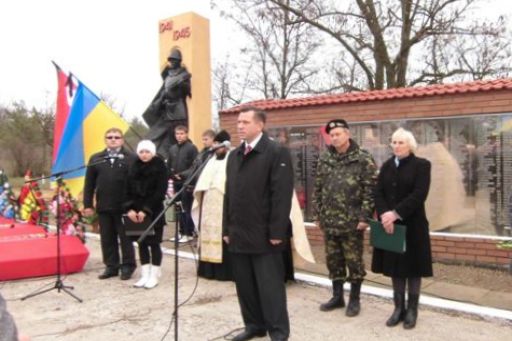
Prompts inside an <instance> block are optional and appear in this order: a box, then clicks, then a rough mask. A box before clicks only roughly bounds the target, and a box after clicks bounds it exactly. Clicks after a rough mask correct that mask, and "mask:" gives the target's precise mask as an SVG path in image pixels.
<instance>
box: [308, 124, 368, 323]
mask: <svg viewBox="0 0 512 341" xmlns="http://www.w3.org/2000/svg"><path fill="white" fill-rule="evenodd" d="M325 130H326V132H327V133H328V134H329V136H330V138H331V143H332V144H331V145H330V146H328V148H327V150H326V151H325V152H323V153H322V154H321V155H320V158H319V160H318V166H317V173H316V179H315V198H314V202H315V206H316V207H315V208H316V210H317V211H316V212H317V217H318V219H319V224H320V228H321V229H322V230H323V232H324V236H325V250H326V255H327V268H328V269H329V277H330V278H331V279H332V288H333V297H332V298H331V299H330V300H329V301H328V302H326V303H324V304H322V305H321V306H320V310H322V311H330V310H333V309H335V308H341V307H344V306H345V301H344V300H343V283H344V282H345V281H348V282H350V283H351V287H350V300H349V303H348V306H347V310H346V312H345V314H346V315H347V316H356V315H358V314H359V310H360V303H359V293H360V291H361V283H362V281H363V279H364V276H365V275H366V272H365V270H364V263H363V234H364V230H365V229H366V228H367V227H368V224H367V221H368V219H369V218H371V217H372V216H373V211H374V203H373V190H374V187H375V183H376V177H377V167H376V166H375V162H374V160H373V158H372V156H371V155H370V153H369V152H367V151H366V150H364V149H361V148H359V146H358V145H357V143H356V142H355V141H354V140H352V139H351V138H350V131H349V127H348V124H347V122H346V121H345V120H340V119H337V120H332V121H330V122H328V123H327V125H326V128H325ZM346 268H348V276H347V270H346Z"/></svg>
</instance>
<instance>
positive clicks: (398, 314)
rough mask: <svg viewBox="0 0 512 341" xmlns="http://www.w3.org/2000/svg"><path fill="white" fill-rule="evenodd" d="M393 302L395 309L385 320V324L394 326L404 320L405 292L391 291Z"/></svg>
mask: <svg viewBox="0 0 512 341" xmlns="http://www.w3.org/2000/svg"><path fill="white" fill-rule="evenodd" d="M393 302H394V303H395V310H393V314H391V316H390V317H389V319H388V320H387V321H386V326H388V327H394V326H396V325H397V324H399V323H400V322H401V321H403V320H404V317H405V293H403V292H402V293H397V292H393Z"/></svg>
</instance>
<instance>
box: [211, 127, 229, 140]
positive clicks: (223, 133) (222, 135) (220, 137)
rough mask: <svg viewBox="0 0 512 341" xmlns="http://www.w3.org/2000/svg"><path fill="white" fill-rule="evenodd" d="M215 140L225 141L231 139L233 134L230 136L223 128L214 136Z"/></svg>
mask: <svg viewBox="0 0 512 341" xmlns="http://www.w3.org/2000/svg"><path fill="white" fill-rule="evenodd" d="M213 141H215V142H220V143H222V142H224V141H231V136H229V133H228V132H227V131H225V130H221V131H219V132H218V133H217V135H215V137H214V138H213Z"/></svg>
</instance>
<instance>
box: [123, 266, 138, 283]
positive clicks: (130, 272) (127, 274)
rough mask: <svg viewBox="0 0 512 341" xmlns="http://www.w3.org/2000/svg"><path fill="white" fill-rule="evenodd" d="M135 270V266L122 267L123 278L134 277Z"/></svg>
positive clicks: (124, 279)
mask: <svg viewBox="0 0 512 341" xmlns="http://www.w3.org/2000/svg"><path fill="white" fill-rule="evenodd" d="M134 272H135V268H126V269H121V280H123V281H126V280H128V279H130V278H132V275H133V273H134Z"/></svg>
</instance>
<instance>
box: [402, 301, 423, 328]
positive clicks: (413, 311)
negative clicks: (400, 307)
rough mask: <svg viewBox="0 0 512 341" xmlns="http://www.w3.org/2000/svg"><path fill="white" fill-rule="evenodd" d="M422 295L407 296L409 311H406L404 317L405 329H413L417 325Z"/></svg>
mask: <svg viewBox="0 0 512 341" xmlns="http://www.w3.org/2000/svg"><path fill="white" fill-rule="evenodd" d="M419 300H420V295H411V294H409V295H408V297H407V311H406V312H405V318H404V329H412V328H414V327H415V326H416V320H417V319H418V301H419Z"/></svg>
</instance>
